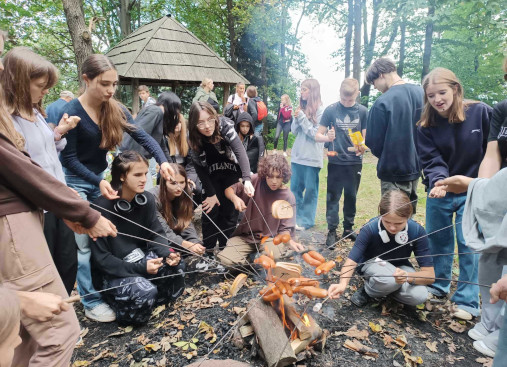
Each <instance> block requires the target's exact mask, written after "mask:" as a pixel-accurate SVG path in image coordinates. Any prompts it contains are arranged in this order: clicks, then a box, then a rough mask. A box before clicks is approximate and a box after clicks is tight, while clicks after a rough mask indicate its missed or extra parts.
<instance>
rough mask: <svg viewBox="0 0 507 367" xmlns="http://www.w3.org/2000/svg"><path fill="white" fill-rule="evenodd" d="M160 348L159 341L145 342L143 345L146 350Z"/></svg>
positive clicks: (150, 350)
mask: <svg viewBox="0 0 507 367" xmlns="http://www.w3.org/2000/svg"><path fill="white" fill-rule="evenodd" d="M160 348H161V345H160V343H153V344H146V345H145V346H144V349H146V350H147V351H148V352H156V351H157V350H159V349H160Z"/></svg>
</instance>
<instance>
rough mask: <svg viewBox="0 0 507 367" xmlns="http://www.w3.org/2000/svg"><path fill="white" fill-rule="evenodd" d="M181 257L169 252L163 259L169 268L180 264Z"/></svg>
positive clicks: (176, 253)
mask: <svg viewBox="0 0 507 367" xmlns="http://www.w3.org/2000/svg"><path fill="white" fill-rule="evenodd" d="M180 260H181V256H180V254H179V253H178V252H171V254H170V255H169V256H167V257H166V258H165V262H166V264H167V265H169V266H176V265H178V264H179V263H180Z"/></svg>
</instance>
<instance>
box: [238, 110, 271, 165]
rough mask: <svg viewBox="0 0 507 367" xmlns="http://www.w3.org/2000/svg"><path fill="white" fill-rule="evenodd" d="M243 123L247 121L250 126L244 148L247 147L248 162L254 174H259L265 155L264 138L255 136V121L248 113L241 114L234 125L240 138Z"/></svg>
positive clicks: (244, 140) (244, 139)
mask: <svg viewBox="0 0 507 367" xmlns="http://www.w3.org/2000/svg"><path fill="white" fill-rule="evenodd" d="M243 121H247V122H248V123H249V124H250V130H249V131H248V135H246V136H245V137H244V138H243V146H244V147H245V150H246V154H247V156H248V161H249V162H250V170H251V171H252V172H253V173H257V165H258V164H259V160H260V159H261V158H262V156H263V155H264V139H262V136H260V135H255V134H254V126H253V119H252V116H250V114H249V113H248V112H241V113H240V114H239V116H238V120H237V121H236V123H235V124H234V128H235V129H236V132H237V133H238V136H239V137H241V133H240V130H239V126H240V123H241V122H243Z"/></svg>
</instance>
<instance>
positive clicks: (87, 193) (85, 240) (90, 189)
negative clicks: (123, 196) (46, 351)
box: [64, 169, 103, 309]
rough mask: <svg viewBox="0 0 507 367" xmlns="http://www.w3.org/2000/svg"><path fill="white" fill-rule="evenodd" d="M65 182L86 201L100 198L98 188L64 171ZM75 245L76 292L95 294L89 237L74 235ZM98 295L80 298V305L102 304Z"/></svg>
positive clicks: (91, 306)
mask: <svg viewBox="0 0 507 367" xmlns="http://www.w3.org/2000/svg"><path fill="white" fill-rule="evenodd" d="M64 172H65V181H66V182H67V186H69V187H70V188H73V189H74V190H76V191H77V192H78V193H79V195H80V196H81V197H82V198H83V199H85V200H88V201H94V200H95V199H96V198H98V197H99V196H100V189H99V187H98V186H95V185H94V184H92V183H90V182H88V181H86V180H84V179H82V178H81V177H79V176H76V175H73V174H71V173H70V172H69V171H68V170H65V169H64ZM75 236H76V243H77V291H78V292H79V295H80V296H83V295H85V294H88V293H92V292H96V290H95V288H94V287H93V283H92V272H91V266H90V258H91V250H90V242H89V241H90V237H89V236H88V235H86V234H77V233H76V234H75ZM102 302H103V300H102V297H101V296H100V293H97V294H94V295H91V296H88V297H84V298H81V303H82V304H83V306H84V307H85V308H87V309H92V308H94V307H95V306H97V305H99V304H100V303H102Z"/></svg>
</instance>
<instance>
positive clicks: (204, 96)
mask: <svg viewBox="0 0 507 367" xmlns="http://www.w3.org/2000/svg"><path fill="white" fill-rule="evenodd" d="M210 98H211V99H212V100H214V101H215V102H216V103H217V104H218V99H217V96H216V94H215V92H213V91H212V90H210V91H209V92H206V91H205V90H204V88H202V87H198V88H197V92H196V93H195V97H194V99H193V100H192V103H193V102H208V100H209V99H210Z"/></svg>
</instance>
